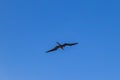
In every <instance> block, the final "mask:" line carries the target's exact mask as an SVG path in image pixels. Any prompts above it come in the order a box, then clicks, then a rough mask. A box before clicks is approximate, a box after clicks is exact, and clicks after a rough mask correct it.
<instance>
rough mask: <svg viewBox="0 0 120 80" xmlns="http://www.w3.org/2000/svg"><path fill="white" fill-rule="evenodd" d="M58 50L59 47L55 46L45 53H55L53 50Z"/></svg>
mask: <svg viewBox="0 0 120 80" xmlns="http://www.w3.org/2000/svg"><path fill="white" fill-rule="evenodd" d="M58 48H59V46H56V47H55V48H53V49H51V50H48V51H47V53H48V52H52V51H55V50H57V49H58Z"/></svg>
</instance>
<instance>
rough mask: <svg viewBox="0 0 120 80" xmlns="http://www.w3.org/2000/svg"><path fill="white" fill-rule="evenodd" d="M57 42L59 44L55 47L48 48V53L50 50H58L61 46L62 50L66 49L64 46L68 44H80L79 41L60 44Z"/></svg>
mask: <svg viewBox="0 0 120 80" xmlns="http://www.w3.org/2000/svg"><path fill="white" fill-rule="evenodd" d="M56 43H57V44H58V45H57V46H55V47H54V48H53V49H51V50H48V51H47V53H48V52H52V51H56V50H57V49H59V48H61V49H62V50H64V47H66V46H73V45H76V44H78V43H64V44H60V43H59V42H56Z"/></svg>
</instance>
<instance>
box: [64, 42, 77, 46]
mask: <svg viewBox="0 0 120 80" xmlns="http://www.w3.org/2000/svg"><path fill="white" fill-rule="evenodd" d="M76 44H78V43H65V44H63V46H73V45H76Z"/></svg>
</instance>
